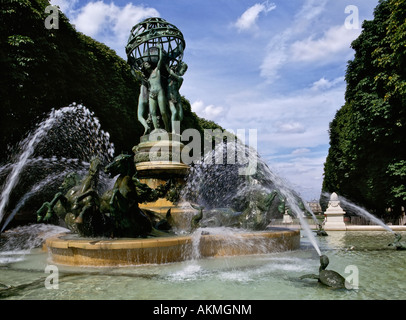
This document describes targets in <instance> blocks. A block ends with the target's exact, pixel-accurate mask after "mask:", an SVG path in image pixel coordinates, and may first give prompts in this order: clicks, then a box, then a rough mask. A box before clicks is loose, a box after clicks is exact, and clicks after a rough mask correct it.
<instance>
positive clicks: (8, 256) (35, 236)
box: [0, 224, 70, 265]
mask: <svg viewBox="0 0 406 320" xmlns="http://www.w3.org/2000/svg"><path fill="white" fill-rule="evenodd" d="M65 232H70V231H69V230H68V229H65V228H62V227H58V226H54V225H46V224H34V225H28V226H20V227H16V228H14V229H11V230H7V231H6V232H4V233H2V235H1V238H0V240H1V241H0V265H3V264H7V263H10V262H16V261H21V260H24V257H25V255H27V254H29V253H30V251H31V250H32V249H34V248H37V247H40V246H41V245H42V244H43V243H44V241H45V240H46V239H47V238H49V237H52V236H54V235H57V234H59V233H65Z"/></svg>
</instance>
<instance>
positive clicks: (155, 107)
mask: <svg viewBox="0 0 406 320" xmlns="http://www.w3.org/2000/svg"><path fill="white" fill-rule="evenodd" d="M151 51H158V61H157V63H156V64H154V63H153V62H150V61H145V62H144V63H143V64H142V65H141V69H140V71H141V77H140V76H139V74H137V72H136V71H135V70H134V72H133V74H134V75H135V76H136V77H137V78H138V79H140V80H141V88H140V94H139V98H138V111H137V116H138V120H139V121H140V122H141V124H142V125H143V126H144V135H145V134H147V133H150V132H151V131H152V130H153V129H160V128H161V125H160V122H159V119H160V118H161V119H162V122H163V124H164V128H165V130H166V131H167V132H172V133H175V128H176V125H175V121H179V122H181V121H182V120H183V108H182V103H181V97H180V94H179V89H180V87H181V86H182V83H183V78H182V76H183V75H184V74H185V72H186V70H187V68H188V66H187V64H186V63H184V62H180V63H179V64H177V65H174V66H172V67H170V66H169V64H168V63H167V62H166V61H167V60H168V57H167V54H165V52H164V49H163V48H162V45H161V44H158V46H157V47H153V48H151V49H150V52H151ZM168 107H169V110H170V114H171V116H170V118H169V115H168ZM158 111H159V114H160V116H159V114H158ZM146 113H148V117H145V114H146ZM148 122H152V126H153V128H151V124H150V123H148Z"/></svg>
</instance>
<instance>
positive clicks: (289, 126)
mask: <svg viewBox="0 0 406 320" xmlns="http://www.w3.org/2000/svg"><path fill="white" fill-rule="evenodd" d="M305 131H306V128H305V126H304V125H303V124H301V123H299V122H296V121H290V122H287V123H282V124H279V125H278V126H277V132H278V133H286V134H289V133H304V132H305Z"/></svg>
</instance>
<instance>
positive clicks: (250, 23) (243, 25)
mask: <svg viewBox="0 0 406 320" xmlns="http://www.w3.org/2000/svg"><path fill="white" fill-rule="evenodd" d="M274 9H276V5H275V4H274V3H269V1H265V2H262V3H256V4H254V5H253V6H252V7H249V8H248V9H247V10H245V11H244V13H243V14H242V15H241V16H240V17H239V18H238V20H237V21H236V22H235V26H236V27H237V29H238V30H239V31H243V30H249V29H251V28H252V27H254V26H255V23H256V21H257V20H258V17H259V15H260V14H261V13H268V12H269V11H272V10H274Z"/></svg>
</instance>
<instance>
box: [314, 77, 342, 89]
mask: <svg viewBox="0 0 406 320" xmlns="http://www.w3.org/2000/svg"><path fill="white" fill-rule="evenodd" d="M344 80H345V78H344V77H338V78H336V79H333V80H332V81H330V80H327V79H326V78H324V77H323V78H321V79H320V80H317V81H316V82H314V83H313V85H312V87H311V90H314V91H319V90H326V89H330V88H332V87H334V86H336V85H337V84H343V83H344Z"/></svg>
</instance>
